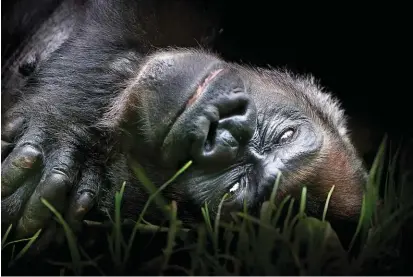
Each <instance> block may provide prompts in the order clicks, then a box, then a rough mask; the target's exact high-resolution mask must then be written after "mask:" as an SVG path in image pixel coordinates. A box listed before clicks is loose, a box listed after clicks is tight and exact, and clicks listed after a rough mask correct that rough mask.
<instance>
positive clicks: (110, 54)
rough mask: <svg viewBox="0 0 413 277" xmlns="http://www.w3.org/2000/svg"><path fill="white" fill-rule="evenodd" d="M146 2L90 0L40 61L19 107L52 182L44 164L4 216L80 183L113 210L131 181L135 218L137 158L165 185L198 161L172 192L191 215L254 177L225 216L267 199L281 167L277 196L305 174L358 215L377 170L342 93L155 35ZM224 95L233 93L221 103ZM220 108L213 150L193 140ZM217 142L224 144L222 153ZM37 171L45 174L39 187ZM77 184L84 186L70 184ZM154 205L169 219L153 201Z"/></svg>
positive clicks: (344, 213)
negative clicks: (338, 96) (366, 157)
mask: <svg viewBox="0 0 413 277" xmlns="http://www.w3.org/2000/svg"><path fill="white" fill-rule="evenodd" d="M140 4H142V3H140V1H126V0H124V1H118V0H116V1H92V3H91V7H89V8H88V9H87V12H86V14H85V17H84V19H82V20H80V21H79V22H78V25H77V27H76V29H75V31H74V32H73V33H72V35H71V37H70V38H69V39H68V41H66V42H65V43H64V44H63V45H62V47H60V48H59V49H58V50H56V51H55V52H53V54H52V55H51V56H50V58H49V59H47V60H45V61H43V62H41V63H40V64H39V68H38V70H37V71H36V72H35V73H34V75H33V76H32V77H31V79H30V80H29V82H28V84H27V86H26V87H25V88H24V89H23V91H22V95H24V97H23V98H22V99H21V101H20V102H19V103H18V105H17V107H14V108H13V109H12V110H11V111H9V114H8V118H9V119H10V118H16V117H18V116H23V118H24V119H25V125H24V130H25V131H24V132H23V133H22V136H20V137H22V139H20V141H18V142H17V146H16V148H15V149H21V147H26V146H25V145H26V144H25V143H24V142H29V143H30V144H31V145H33V146H34V147H35V148H36V149H39V152H40V153H41V155H42V157H43V161H44V162H43V170H42V173H43V174H44V175H43V176H44V177H43V178H46V180H52V181H49V182H43V183H42V181H41V180H40V178H41V174H40V173H39V174H37V175H36V176H38V178H37V179H36V178H32V179H31V180H32V181H30V182H26V183H24V185H23V186H21V187H20V188H19V189H17V190H16V191H15V192H14V193H13V194H11V195H10V196H8V197H6V198H3V199H2V218H3V219H4V220H3V222H10V221H13V220H17V219H18V218H19V217H20V216H21V212H22V211H23V204H24V203H26V201H29V202H28V203H29V205H31V204H33V203H35V201H36V200H33V199H34V198H33V197H31V198H30V199H29V197H30V196H31V194H32V193H34V195H36V196H44V197H46V198H47V197H49V199H50V200H51V201H52V202H54V203H55V204H56V205H58V206H59V204H61V205H60V206H59V209H63V208H64V205H63V203H65V202H64V200H65V195H66V193H67V192H68V191H71V192H72V197H73V198H71V199H72V200H71V201H74V202H76V201H78V202H79V201H80V200H79V199H80V198H81V195H89V197H90V198H93V199H95V200H97V201H96V204H97V205H96V207H97V209H98V210H99V211H107V210H109V211H112V209H113V206H112V205H113V201H114V193H115V191H117V190H119V188H120V185H121V184H122V182H123V181H126V191H125V196H124V205H123V212H124V215H125V216H127V217H132V218H135V217H136V216H137V214H138V212H139V211H140V210H141V208H142V206H143V204H144V203H145V202H146V199H147V194H146V192H145V191H144V189H143V188H142V186H141V185H140V184H139V182H138V181H137V179H136V177H134V175H133V173H132V171H131V169H130V166H129V163H128V160H134V161H137V162H139V163H140V164H141V165H142V166H143V168H144V169H145V170H146V172H147V174H148V175H149V177H150V178H151V179H152V180H153V182H154V183H155V184H156V185H161V184H162V183H163V182H165V181H166V180H167V179H169V178H170V177H171V176H172V175H173V174H174V173H175V172H176V170H178V169H179V167H180V166H181V165H183V163H184V162H185V161H187V160H189V159H192V160H193V161H194V164H193V166H192V167H191V168H190V169H189V170H188V171H187V172H186V173H185V174H184V175H182V176H181V177H179V178H178V179H177V181H176V182H175V183H174V184H171V185H170V186H169V187H168V188H167V190H166V191H165V192H164V195H165V196H167V197H168V198H169V199H173V200H176V201H177V202H178V209H179V211H180V212H181V217H182V218H183V219H185V220H186V221H187V222H191V221H196V220H198V216H199V215H198V212H199V211H200V206H201V205H203V203H204V202H205V201H207V202H208V203H209V204H210V207H211V210H212V212H214V211H215V210H216V207H217V204H218V202H219V201H220V200H221V198H222V197H223V195H224V193H226V192H228V190H229V189H230V188H231V186H232V185H233V184H234V183H235V182H237V181H240V182H241V183H242V184H243V185H247V187H245V188H244V190H245V191H244V192H243V191H241V192H239V193H237V194H236V195H235V196H236V197H235V200H231V201H228V202H226V204H225V205H224V213H226V211H231V210H234V209H239V208H240V207H241V206H242V201H243V200H244V198H245V199H246V200H247V203H248V204H249V206H250V208H251V209H254V208H256V207H257V206H258V205H259V204H260V203H262V201H264V200H265V199H267V198H268V197H269V193H270V191H271V188H272V185H273V184H274V181H275V179H276V176H277V173H278V172H282V174H283V177H282V183H281V185H280V188H279V193H278V195H277V200H278V201H279V200H280V199H281V198H282V197H283V196H285V195H286V194H292V195H293V196H299V194H300V188H301V185H302V184H306V185H308V190H309V192H308V197H309V203H308V209H309V211H310V213H313V214H319V213H320V212H321V209H322V207H323V205H324V201H325V199H326V196H327V193H328V191H329V190H330V188H331V186H332V185H335V186H336V188H335V191H334V193H333V196H332V200H331V204H330V213H329V215H330V216H331V217H332V218H339V219H351V220H354V219H357V215H358V212H359V209H360V205H361V196H362V191H363V188H362V187H363V183H364V181H365V177H366V173H365V170H364V168H363V166H362V163H361V160H360V159H359V158H358V156H357V154H356V153H355V149H354V147H353V146H352V144H351V142H350V139H349V137H348V134H347V127H346V120H345V117H344V114H343V111H342V110H341V109H340V107H339V105H338V102H337V101H336V100H335V99H333V98H332V97H331V96H330V95H329V94H327V93H325V92H322V89H321V88H320V87H319V86H318V85H317V84H316V83H315V82H314V80H313V79H312V78H309V77H302V76H295V75H293V74H290V73H288V72H283V71H278V70H277V69H271V70H269V69H259V68H250V67H246V66H243V65H238V64H230V63H226V62H225V61H223V60H222V59H220V58H219V57H218V56H216V55H215V54H213V53H208V52H207V51H205V50H200V49H198V50H194V49H191V48H189V49H188V48H182V46H187V44H185V43H182V41H186V39H183V40H182V39H180V40H179V42H178V43H176V42H177V41H175V40H174V33H173V31H171V32H169V33H168V32H167V34H166V35H164V34H162V36H161V39H160V38H159V37H158V38H156V37H155V38H154V36H153V33H152V31H151V30H149V29H148V26H151V25H145V24H147V22H145V20H144V17H143V15H142V14H140V12H139V11H141V9H140ZM164 31H168V29H167V28H166V27H165V30H164ZM175 31H176V30H175ZM154 44H157V45H159V46H160V47H153V45H154ZM168 44H169V45H171V46H181V48H168V47H167V46H169V45H168ZM223 68H224V69H225V70H224V71H223V72H224V73H220V74H221V75H218V76H219V77H217V79H216V80H215V81H213V82H212V83H211V84H210V85H209V87H207V88H206V91H207V92H205V93H204V94H202V95H201V96H200V97H199V99H198V100H197V101H195V103H194V104H192V105H191V106H190V107H189V108H188V106H187V101H188V99H190V97H192V95H193V93H194V92H195V91H196V90H197V87H198V86H200V84H202V81H203V80H204V79H205V77H206V76H208V74H209V73H210V71H211V70H212V69H223ZM165 84H166V85H165ZM220 101H223V102H227V103H229V104H226V105H222V106H221V104H222V102H220ZM208 109H209V110H210V114H211V113H212V114H214V112H215V113H216V115H218V116H219V120H220V121H219V122H218V123H217V126H216V127H209V128H210V130H209V131H211V129H213V128H216V131H217V134H215V135H214V134H212V143H211V145H210V147H211V149H212V152H211V153H212V154H211V155H210V156H208V155H206V154H205V149H199V147H198V148H197V147H195V146H194V143H195V142H197V141H198V140H204V139H207V138H206V136H207V135H206V134H207V133H208V129H205V128H204V127H201V123H203V122H206V121H205V118H206V117H207V112H206V111H207V110H208ZM210 114H209V115H208V116H210ZM223 114H227V116H226V118H223V117H222V116H223ZM177 118H178V119H179V120H178V121H176V119H177ZM224 119H226V120H227V122H228V125H226V126H224V124H222V120H224ZM208 122H209V121H208ZM209 123H210V122H209ZM234 126H238V127H237V128H235V127H234ZM288 128H292V129H293V130H294V135H293V137H292V139H291V141H288V142H287V143H286V144H279V143H277V140H278V138H279V137H280V136H281V135H282V134H283V132H284V131H285V130H287V129H288ZM203 132H205V134H203ZM229 134H230V135H229ZM209 139H210V138H209ZM227 144H231V145H232V146H233V147H232V148H231V149H229V148H228V145H227ZM218 146H222V148H221V150H219V151H218V150H217V151H216V152H214V151H213V150H214V149H218V148H214V147H218ZM19 147H20V148H19ZM202 147H204V146H202ZM177 149H179V151H177ZM15 151H17V150H15ZM223 152H225V153H223ZM23 154H24V153H23ZM3 164H4V163H3ZM3 164H2V167H3V166H4V165H3ZM50 172H51V173H50ZM79 172H81V173H79ZM48 174H51V175H48ZM48 176H49V177H48ZM50 176H52V177H50ZM56 176H60V177H56ZM62 176H63V177H62ZM2 178H3V176H2ZM47 178H49V179H47ZM59 178H60V179H59ZM39 180H40V183H41V184H42V185H39V187H40V188H36V186H35V184H37V182H38V181H39ZM44 183H47V184H49V185H47V184H44ZM63 183H64V184H65V185H62V184H63ZM72 183H74V184H78V185H76V186H74V187H72V186H71V185H67V184H72ZM50 184H57V185H59V188H57V186H56V187H52V186H51V185H50ZM54 188H56V189H54ZM69 188H70V189H69ZM82 199H83V198H82ZM80 202H81V201H80ZM33 205H34V204H33ZM36 205H37V204H36ZM66 205H67V204H66ZM71 205H72V204H71ZM27 207H28V206H26V210H25V212H26V213H27V212H28V209H27ZM36 207H37V206H36ZM33 211H34V212H33ZM35 211H36V210H35V209H32V211H31V213H32V214H31V215H35ZM39 213H40V212H39ZM152 215H153V217H154V218H156V217H157V215H156V213H155V211H153V212H152ZM27 218H30V216H29V217H27V216H26V219H25V220H27ZM44 218H47V216H46V215H45V216H44ZM21 222H22V221H21V220H20V225H19V226H23V227H21V228H23V229H25V232H26V233H32V232H33V231H35V229H36V228H37V227H42V224H44V220H41V221H38V222H37V224H34V225H33V226H30V227H27V226H28V225H29V224H30V223H29V221H28V220H27V222H23V223H21ZM35 227H36V228H35Z"/></svg>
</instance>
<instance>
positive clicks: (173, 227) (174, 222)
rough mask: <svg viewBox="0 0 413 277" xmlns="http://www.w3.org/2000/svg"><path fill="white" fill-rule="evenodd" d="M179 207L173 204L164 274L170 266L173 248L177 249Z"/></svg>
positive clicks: (163, 268) (165, 251)
mask: <svg viewBox="0 0 413 277" xmlns="http://www.w3.org/2000/svg"><path fill="white" fill-rule="evenodd" d="M177 213H178V212H177V206H176V202H175V201H172V203H171V220H170V225H169V232H168V240H167V244H166V248H165V249H164V250H163V253H164V261H163V263H162V267H161V271H160V273H161V274H162V273H163V272H164V270H165V269H166V267H167V266H168V263H169V260H170V258H171V255H172V251H173V248H174V247H175V240H176V234H177V231H178V228H179V225H180V221H179V220H178V218H177Z"/></svg>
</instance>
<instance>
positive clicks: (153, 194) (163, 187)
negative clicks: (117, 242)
mask: <svg viewBox="0 0 413 277" xmlns="http://www.w3.org/2000/svg"><path fill="white" fill-rule="evenodd" d="M134 164H135V165H136V164H137V163H134ZM191 165H192V161H189V162H187V163H186V164H185V165H184V166H183V167H182V168H181V169H180V170H178V172H177V173H175V175H173V176H172V178H170V179H169V180H168V181H167V182H166V183H164V184H163V185H162V186H161V187H160V188H159V189H158V190H155V191H154V192H153V193H152V194H151V195H150V196H149V198H148V201H146V204H145V206H144V207H143V209H142V212H141V213H140V215H139V219H138V220H137V221H136V224H135V226H134V228H133V230H132V234H131V236H130V238H129V241H128V244H127V248H126V252H125V258H124V260H123V264H124V265H125V264H126V262H127V261H128V259H129V255H130V251H131V249H132V245H133V241H134V240H135V236H136V232H137V231H138V227H139V224H140V223H141V221H142V219H143V216H144V214H145V213H146V210H147V209H148V207H149V205H150V204H151V202H152V201H153V200H154V199H156V198H157V195H158V194H159V193H160V192H161V191H162V190H164V189H165V188H166V187H167V186H168V185H169V184H170V183H172V182H173V181H174V180H175V179H176V178H177V177H178V176H179V175H181V174H182V173H183V172H184V171H185V170H187V169H188V168H189V167H190V166H191ZM132 168H134V167H132ZM147 181H148V183H147V184H144V185H145V187H146V185H148V187H147V188H148V189H150V187H151V186H152V185H151V184H152V182H150V181H149V179H147ZM163 203H164V202H163V201H162V203H161V201H160V200H158V204H161V205H163ZM165 203H166V202H165ZM164 207H165V206H163V208H164ZM164 209H165V208H164ZM164 209H163V210H164ZM168 216H169V215H168Z"/></svg>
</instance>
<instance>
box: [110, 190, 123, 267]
mask: <svg viewBox="0 0 413 277" xmlns="http://www.w3.org/2000/svg"><path fill="white" fill-rule="evenodd" d="M125 184H126V182H123V184H122V187H121V189H120V191H119V192H116V193H115V224H114V225H113V227H114V230H113V231H114V238H115V241H114V244H115V247H114V251H115V252H114V258H115V260H114V263H115V268H116V270H117V273H121V271H122V268H121V267H122V245H123V236H122V228H121V205H122V197H123V193H124V192H125Z"/></svg>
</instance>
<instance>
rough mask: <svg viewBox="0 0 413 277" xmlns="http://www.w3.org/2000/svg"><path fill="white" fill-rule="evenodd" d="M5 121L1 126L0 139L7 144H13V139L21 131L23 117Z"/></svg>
mask: <svg viewBox="0 0 413 277" xmlns="http://www.w3.org/2000/svg"><path fill="white" fill-rule="evenodd" d="M10 118H11V119H6V123H5V124H4V125H3V126H2V130H1V139H2V140H4V141H7V142H13V141H14V139H15V138H16V137H17V136H18V135H19V134H20V133H21V132H22V131H23V126H24V122H25V120H24V117H23V116H16V117H14V118H13V117H11V116H10Z"/></svg>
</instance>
